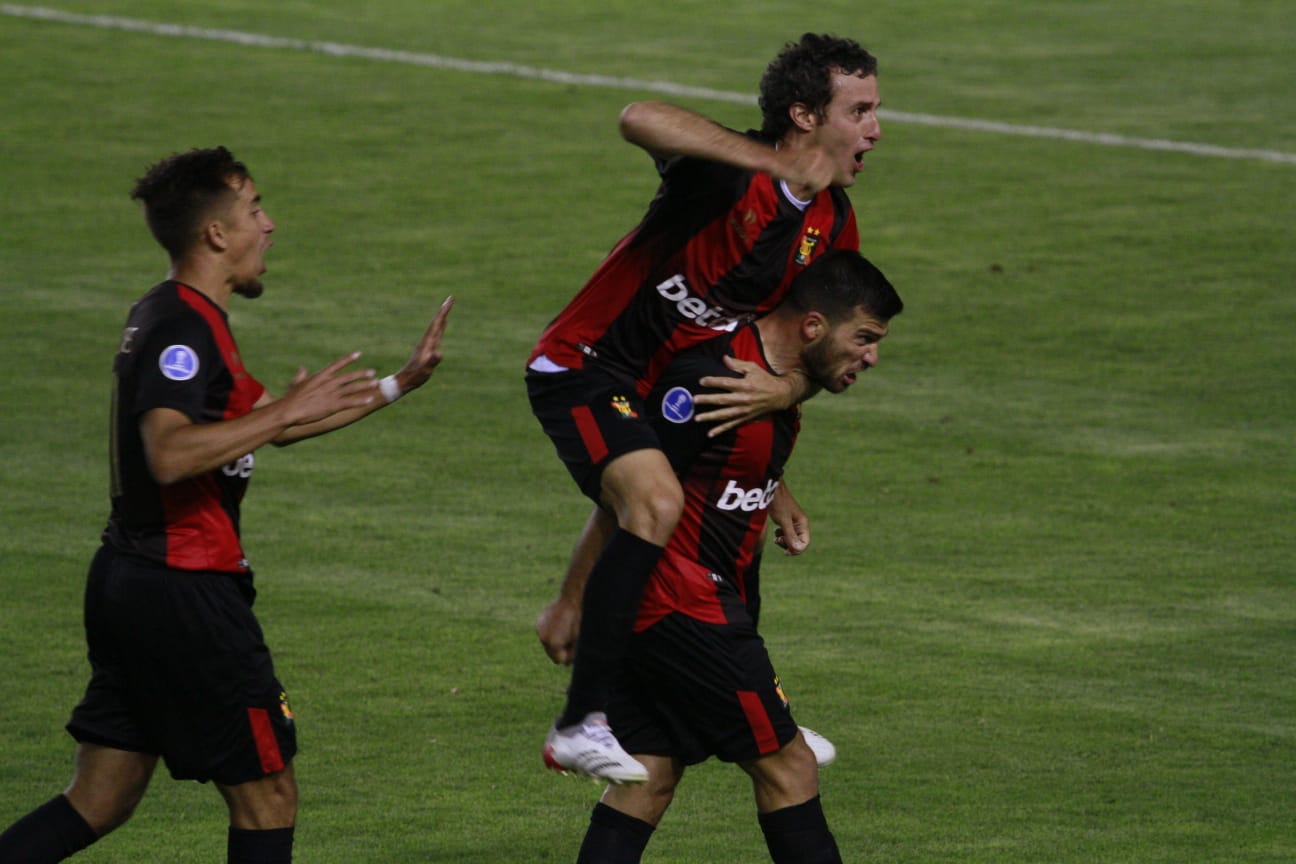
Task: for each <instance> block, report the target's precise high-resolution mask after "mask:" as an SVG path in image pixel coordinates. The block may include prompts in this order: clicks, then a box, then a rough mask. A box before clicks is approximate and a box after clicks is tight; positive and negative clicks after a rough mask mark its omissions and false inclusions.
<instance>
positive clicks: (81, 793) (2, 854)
mask: <svg viewBox="0 0 1296 864" xmlns="http://www.w3.org/2000/svg"><path fill="white" fill-rule="evenodd" d="M156 765H157V757H156V756H150V755H148V754H145V753H132V752H129V751H126V750H115V749H113V748H111V747H102V746H99V745H95V744H80V745H78V746H77V751H76V768H75V772H74V774H73V776H72V782H71V784H70V785H69V786H68V788H67V789H66V790H64V792H63V793H62V794H61V795H58V796H56V797H55V798H52V799H51V800H49V801H47V802H46V803H45V804H43V805H41V806H40V807H38V808H36V809H35V810H33V811H32V812H31V813H28V814H27V815H26V816H25V817H23V818H22V819H20V820H18V821H17V822H15V823H14V824H13V825H11V826H10V827H9V829H8V830H6V831H5V832H4V834H0V861H23V862H28V864H46V862H55V861H62V860H64V859H65V858H68V857H69V856H71V855H73V854H75V853H77V852H79V851H80V850H82V849H84V848H85V847H87V846H89V845H90V844H91V843H93V842H95V841H96V840H98V839H99V838H100V837H102V836H104V835H105V834H107V833H109V832H110V831H112V830H113V829H115V828H117V827H119V826H120V825H122V824H123V823H124V822H126V820H127V819H129V818H130V816H131V814H132V813H133V812H134V811H135V807H136V805H138V804H139V802H140V799H142V798H143V797H144V791H145V790H146V789H147V788H148V784H149V779H150V778H151V777H152V776H153V768H154V767H155V766H156Z"/></svg>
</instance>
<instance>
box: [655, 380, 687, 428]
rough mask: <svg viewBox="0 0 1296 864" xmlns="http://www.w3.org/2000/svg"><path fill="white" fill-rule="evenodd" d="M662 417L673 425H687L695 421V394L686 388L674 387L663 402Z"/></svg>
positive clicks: (667, 392)
mask: <svg viewBox="0 0 1296 864" xmlns="http://www.w3.org/2000/svg"><path fill="white" fill-rule="evenodd" d="M661 416H662V417H663V418H664V419H666V420H668V421H670V422H671V423H687V422H689V421H690V420H692V419H693V394H692V393H690V392H689V391H688V389H687V388H684V387H672V388H671V389H669V390H667V391H666V395H665V396H663V397H662V401H661Z"/></svg>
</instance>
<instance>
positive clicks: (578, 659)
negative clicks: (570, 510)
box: [558, 449, 684, 726]
mask: <svg viewBox="0 0 1296 864" xmlns="http://www.w3.org/2000/svg"><path fill="white" fill-rule="evenodd" d="M601 488H602V495H601V498H602V503H603V505H604V507H605V508H606V509H607V510H608V511H610V512H612V513H613V514H615V516H616V520H617V528H616V530H615V531H614V532H613V533H612V536H611V539H610V540H608V543H607V545H606V546H605V547H604V549H603V552H602V554H601V555H599V557H598V559H597V560H596V561H595V562H594V566H593V567H592V568H591V569H590V572H589V576H588V577H587V579H586V582H585V591H584V595H583V599H582V602H581V623H580V631H579V636H578V638H577V642H576V656H575V661H574V663H573V667H572V679H571V687H570V689H569V691H568V695H567V705H566V708H565V709H564V711H563V714H562V716H561V717H560V718H559V721H558V725H559V726H567V725H569V724H572V723H578V722H580V720H581V719H582V718H583V717H584V716H585V715H586V714H588V713H590V712H591V711H602V710H604V709H605V707H606V705H607V692H608V686H609V682H610V681H611V679H612V676H613V675H614V674H615V672H616V670H617V668H619V667H620V665H621V661H622V659H623V658H624V657H625V653H626V647H627V645H628V644H629V641H630V633H631V631H632V629H633V627H634V620H635V614H636V612H637V611H638V609H639V601H640V598H641V597H642V596H643V591H644V586H645V585H647V584H648V578H649V576H651V574H652V571H653V568H654V567H655V566H657V561H658V559H659V558H661V554H662V550H663V548H664V547H665V545H666V543H667V542H668V541H669V540H670V535H671V532H672V531H674V530H675V523H677V522H678V521H679V517H680V513H681V512H682V511H683V508H684V493H683V491H682V490H681V489H680V485H679V480H677V479H676V477H675V472H674V471H672V470H671V466H670V462H669V461H668V460H667V459H666V455H665V454H664V453H662V452H661V451H660V450H656V449H641V450H635V451H633V452H630V453H626V454H624V455H621V456H618V457H617V458H615V459H613V460H612V461H611V462H610V463H608V465H607V466H606V467H605V468H604V469H603V475H602V484H601Z"/></svg>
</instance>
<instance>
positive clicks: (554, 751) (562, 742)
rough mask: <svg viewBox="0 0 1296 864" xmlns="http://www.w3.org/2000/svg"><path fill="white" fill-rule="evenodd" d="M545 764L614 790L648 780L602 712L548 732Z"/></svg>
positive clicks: (646, 773) (639, 764)
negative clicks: (617, 737) (608, 785)
mask: <svg viewBox="0 0 1296 864" xmlns="http://www.w3.org/2000/svg"><path fill="white" fill-rule="evenodd" d="M829 746H831V745H829ZM544 761H545V765H546V766H548V767H549V768H552V769H553V770H555V771H558V772H559V773H562V774H579V775H581V776H583V777H592V778H594V779H595V780H606V781H607V782H609V783H612V784H614V785H617V786H620V785H623V784H629V783H643V782H644V781H645V780H647V779H648V769H647V768H645V767H644V766H643V764H642V763H640V762H639V761H638V760H637V759H634V758H633V757H632V756H631V755H630V754H629V753H627V752H625V750H622V749H621V745H620V744H619V743H617V740H616V736H614V735H613V734H612V729H611V727H609V726H608V722H607V715H606V714H604V713H603V712H602V711H595V712H592V713H590V714H586V715H585V719H584V720H582V721H581V722H580V723H577V724H576V725H574V726H564V727H563V728H561V729H559V728H558V727H557V726H555V727H554V728H553V729H550V730H549V735H548V736H547V737H546V738H545V745H544Z"/></svg>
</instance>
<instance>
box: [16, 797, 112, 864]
mask: <svg viewBox="0 0 1296 864" xmlns="http://www.w3.org/2000/svg"><path fill="white" fill-rule="evenodd" d="M98 839H99V835H97V834H95V832H94V829H92V828H91V827H90V826H89V825H87V824H86V821H85V819H83V818H81V814H80V813H78V812H77V811H76V808H75V807H73V806H72V804H71V802H69V801H68V800H67V798H65V797H64V796H62V795H57V796H55V797H54V798H51V799H50V800H49V801H46V802H45V803H44V804H42V805H41V806H39V807H37V808H36V809H35V810H33V811H32V812H30V813H28V814H27V815H26V816H24V817H23V818H21V819H19V820H18V821H17V822H15V823H14V824H12V825H10V826H9V828H8V830H7V831H5V832H4V833H3V834H0V861H14V862H17V861H21V862H23V864H53V862H55V861H62V860H63V859H64V858H67V857H68V856H70V855H74V854H76V853H77V852H80V851H81V850H82V849H84V848H86V847H87V846H89V845H90V844H91V843H93V842H95V841H96V840H98Z"/></svg>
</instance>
